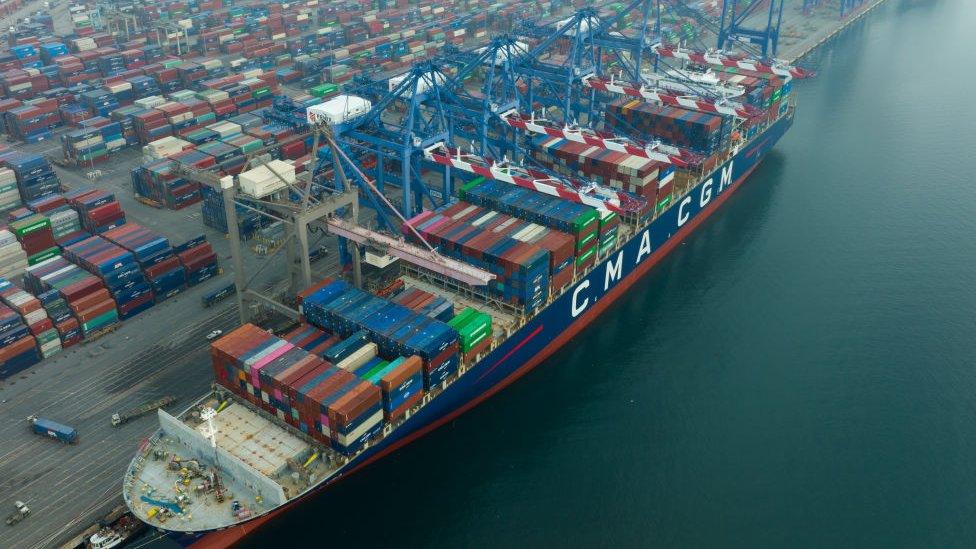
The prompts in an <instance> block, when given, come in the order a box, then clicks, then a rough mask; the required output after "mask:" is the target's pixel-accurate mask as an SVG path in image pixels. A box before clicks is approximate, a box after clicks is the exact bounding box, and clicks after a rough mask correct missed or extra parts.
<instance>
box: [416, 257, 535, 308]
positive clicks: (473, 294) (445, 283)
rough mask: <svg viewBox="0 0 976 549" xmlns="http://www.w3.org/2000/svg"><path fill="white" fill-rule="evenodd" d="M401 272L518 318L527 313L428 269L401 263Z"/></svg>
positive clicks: (486, 293)
mask: <svg viewBox="0 0 976 549" xmlns="http://www.w3.org/2000/svg"><path fill="white" fill-rule="evenodd" d="M401 272H403V273H404V274H407V275H410V276H413V277H415V278H418V279H420V280H422V281H424V282H429V283H431V284H434V285H435V286H440V287H442V288H445V289H447V290H449V291H451V292H453V293H456V294H458V295H461V296H463V297H467V298H469V299H472V300H476V301H480V302H483V303H485V304H488V305H491V306H493V307H495V308H496V309H499V310H501V311H504V312H506V313H509V314H512V315H514V316H516V317H521V316H524V314H525V311H524V309H522V308H521V307H518V306H516V305H513V304H511V303H508V302H506V301H503V300H501V299H498V298H496V297H494V296H492V295H490V294H489V293H488V292H486V291H481V290H478V289H475V288H476V287H475V286H470V285H468V284H462V283H460V282H458V281H457V280H454V279H453V278H450V277H445V276H443V275H440V274H438V273H435V272H433V271H430V270H428V269H423V268H421V267H418V266H416V265H406V264H402V262H401Z"/></svg>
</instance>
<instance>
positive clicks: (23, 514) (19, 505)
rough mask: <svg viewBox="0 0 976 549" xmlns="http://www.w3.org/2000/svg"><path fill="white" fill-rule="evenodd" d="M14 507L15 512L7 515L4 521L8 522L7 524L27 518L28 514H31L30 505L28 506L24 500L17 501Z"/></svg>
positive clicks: (10, 524)
mask: <svg viewBox="0 0 976 549" xmlns="http://www.w3.org/2000/svg"><path fill="white" fill-rule="evenodd" d="M14 509H15V510H14V512H13V513H10V514H9V515H7V520H6V521H4V522H6V523H7V526H13V525H14V524H17V523H18V522H20V521H22V520H24V519H25V518H27V515H29V514H30V507H28V506H27V504H25V503H24V502H23V501H15V502H14Z"/></svg>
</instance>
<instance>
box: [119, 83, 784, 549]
mask: <svg viewBox="0 0 976 549" xmlns="http://www.w3.org/2000/svg"><path fill="white" fill-rule="evenodd" d="M752 66H753V68H755V64H753V65H752ZM790 71H792V68H783V69H781V70H776V71H765V72H763V71H755V70H754V71H751V72H750V71H745V70H743V71H739V72H738V74H733V72H731V71H724V72H723V71H719V72H718V73H717V74H718V77H719V78H724V79H727V80H728V79H732V78H734V83H736V84H737V85H738V84H740V83H742V82H744V81H746V80H749V82H747V83H746V84H747V85H746V86H745V87H746V92H747V93H750V94H751V93H753V92H754V91H755V90H757V89H759V90H760V96H759V101H757V102H758V103H759V104H760V105H762V109H761V112H759V113H757V112H752V113H750V114H749V116H747V117H736V116H725V115H723V114H721V113H718V114H717V113H715V112H714V106H712V107H711V110H712V111H713V112H706V111H708V110H709V109H708V108H704V107H702V108H700V109H699V110H695V109H694V108H682V107H679V106H669V105H666V104H662V103H661V102H654V101H650V100H649V99H648V97H647V96H646V89H645V88H644V87H643V86H630V87H628V86H629V85H627V84H621V83H619V82H616V81H615V80H613V79H609V80H608V79H600V78H596V77H593V76H592V75H590V76H585V77H583V81H582V83H583V84H584V85H586V86H589V87H590V88H593V89H594V90H596V91H597V92H599V93H604V94H608V95H612V94H620V95H621V96H626V97H623V98H622V99H619V98H618V99H617V100H612V101H610V102H608V105H607V107H606V109H607V112H612V113H613V117H614V118H615V119H617V120H621V119H625V120H627V121H628V123H629V124H630V125H631V126H632V127H633V128H636V129H637V130H638V131H639V132H640V133H641V137H643V138H644V139H646V140H647V141H651V140H655V139H659V138H660V139H662V140H666V141H667V142H669V143H676V144H678V145H686V146H688V147H689V148H694V149H697V150H707V151H709V154H708V156H707V157H702V158H699V159H698V160H697V161H694V162H688V163H684V165H678V164H683V163H681V162H674V163H672V164H669V165H665V164H663V163H661V162H654V161H651V160H650V159H649V158H647V154H641V152H640V151H639V150H637V149H636V148H633V147H631V148H628V149H626V150H625V151H623V152H619V153H615V154H616V156H614V155H610V154H609V153H608V152H607V151H608V150H610V152H614V151H613V150H611V149H612V147H613V144H612V143H609V142H603V143H602V145H601V146H595V145H594V143H596V142H599V141H600V139H602V137H601V136H606V135H607V134H605V133H599V134H598V133H595V132H594V133H586V131H584V130H575V131H574V132H567V131H563V132H559V131H553V132H550V131H546V130H545V128H543V129H542V130H541V131H540V130H539V128H540V127H542V126H544V125H545V123H544V122H543V121H540V120H536V119H534V118H532V117H528V118H526V117H520V116H517V115H513V116H509V117H507V118H506V121H507V122H508V123H509V124H510V125H511V126H512V127H515V128H518V129H523V130H524V129H528V130H529V131H533V130H534V131H535V133H538V134H540V135H539V137H538V138H535V139H532V140H531V143H532V152H531V153H530V154H531V155H532V157H533V159H534V161H535V162H536V165H542V166H545V167H546V169H547V170H548V172H547V173H550V174H564V175H566V176H567V177H580V176H581V175H582V176H585V177H587V178H588V179H590V180H593V181H597V182H598V183H600V184H599V185H598V184H596V183H594V185H593V187H592V189H598V192H603V191H605V190H607V189H611V190H610V191H609V192H610V194H614V196H615V197H616V200H618V201H617V202H613V203H615V204H621V203H622V201H626V200H628V199H629V200H633V201H634V202H635V203H639V204H641V206H640V207H639V208H638V209H637V210H636V211H635V210H632V209H627V208H623V207H619V208H618V207H607V206H602V207H601V205H600V204H595V205H594V204H591V203H588V200H586V199H581V197H580V196H579V195H577V194H574V193H573V192H569V191H567V190H565V189H563V190H561V191H560V192H553V190H552V189H551V188H547V187H546V186H545V185H540V184H538V183H539V181H538V180H534V183H535V184H533V181H529V182H526V181H523V180H520V179H519V176H517V175H513V174H515V173H518V172H515V171H512V170H499V169H498V164H497V163H496V164H493V163H491V162H487V161H483V159H480V160H479V158H478V157H473V156H471V155H465V154H463V153H462V152H461V151H459V150H457V149H453V148H450V147H447V146H445V145H444V144H439V145H438V146H436V147H431V148H430V149H429V150H427V155H428V159H429V160H431V161H432V162H436V163H439V164H445V165H450V166H452V167H454V168H456V169H457V171H459V172H464V173H469V174H471V176H472V178H471V179H468V180H466V181H465V182H464V183H463V184H461V185H459V186H458V188H457V190H456V195H457V196H455V197H454V199H453V200H450V201H448V202H447V203H446V204H445V205H443V206H441V207H438V208H435V209H429V210H424V211H423V212H422V213H420V214H418V215H415V216H413V217H410V218H409V219H405V221H404V223H403V226H402V231H403V235H405V236H403V238H405V239H406V240H408V241H409V240H414V241H420V240H423V241H425V242H426V243H427V244H429V245H431V246H432V247H434V248H435V249H436V250H437V251H438V252H439V253H440V254H443V255H444V256H446V257H449V258H451V259H452V260H454V261H458V262H461V263H463V264H467V265H470V266H471V267H473V268H477V269H481V270H484V271H487V272H489V273H491V274H492V275H493V276H492V279H491V280H490V281H489V282H488V283H487V285H485V286H482V287H478V286H471V285H467V284H462V283H452V282H451V281H449V280H447V279H445V278H443V277H438V276H434V275H433V273H431V272H429V271H426V270H424V269H421V268H417V267H415V266H411V265H407V264H402V263H403V262H402V261H401V262H400V263H401V264H400V265H399V266H398V267H397V270H396V276H395V277H394V278H393V279H392V280H393V281H392V283H391V284H389V285H385V286H383V289H382V291H376V292H368V291H365V290H363V289H361V288H357V287H355V286H354V285H352V284H351V283H349V282H346V281H344V280H341V279H325V280H322V281H319V282H318V283H316V284H314V285H313V286H312V287H310V288H308V289H307V290H305V291H303V292H302V293H301V294H300V295H299V296H298V303H299V310H300V313H301V322H300V324H299V325H298V326H297V327H296V328H294V329H293V330H292V331H290V332H288V333H284V334H282V335H280V336H278V335H275V334H273V333H270V332H268V331H265V330H263V329H261V328H259V327H258V326H255V325H251V324H245V325H243V326H241V327H239V328H237V329H236V330H234V331H232V332H230V333H227V334H224V335H223V337H221V338H220V339H218V340H216V341H214V342H213V343H212V345H211V367H212V370H213V375H214V379H215V382H214V384H213V386H212V389H211V391H210V392H209V393H207V394H205V395H203V396H202V397H201V398H200V399H199V400H198V401H196V402H194V403H193V404H192V405H191V406H190V407H189V408H187V409H186V410H185V411H183V412H182V413H179V414H176V415H171V414H169V413H167V412H166V411H165V410H162V409H160V410H159V411H158V416H159V429H158V430H157V431H156V432H155V433H154V434H153V435H152V436H151V437H149V438H148V439H146V440H145V441H144V442H143V443H142V444H141V445H140V447H139V448H138V451H137V453H136V455H135V457H134V458H133V460H132V462H131V464H130V466H129V468H128V470H127V471H126V473H125V478H124V487H123V496H124V499H125V501H126V504H127V505H128V507H129V509H130V510H131V511H132V512H133V514H134V515H135V516H137V517H138V518H140V519H141V520H143V521H144V522H146V523H147V524H149V525H150V526H151V527H154V528H157V529H159V530H161V531H164V532H166V533H167V534H168V535H170V536H171V537H172V538H173V539H175V540H177V541H178V542H179V543H181V544H183V545H185V546H189V545H194V546H199V547H224V546H229V545H232V544H233V543H236V542H238V541H239V540H241V539H242V538H244V537H245V536H247V535H248V534H250V533H252V532H254V531H255V530H256V529H258V528H260V527H261V526H262V525H264V524H267V523H269V522H270V521H273V520H274V519H275V518H276V517H279V516H280V515H281V514H283V513H286V512H288V511H289V510H290V509H294V508H296V507H297V506H299V505H302V504H305V503H306V502H308V501H309V500H311V499H312V498H314V497H319V496H321V495H322V493H323V492H325V491H326V490H327V489H328V488H329V487H330V486H332V485H333V484H334V483H336V482H338V481H339V480H341V479H343V478H345V477H347V476H348V475H350V474H352V473H354V472H356V471H358V470H359V469H361V468H363V467H364V466H366V465H367V464H369V463H371V462H374V461H376V460H378V459H380V458H381V457H383V456H385V455H387V454H389V453H390V452H393V451H395V450H397V449H398V448H400V447H402V446H404V445H405V444H407V443H409V442H411V441H413V440H415V439H417V438H419V437H420V436H422V435H424V434H426V433H428V432H430V431H431V430H433V429H436V428H437V427H438V426H440V425H443V424H444V423H446V422H448V421H450V420H451V419H452V418H455V417H457V416H458V415H459V414H461V413H463V412H465V411H466V410H469V409H470V408H472V407H473V406H475V405H477V404H479V403H480V402H482V401H483V400H485V399H487V398H488V397H490V396H492V395H493V394H495V393H496V392H498V391H500V390H501V389H503V388H504V387H506V386H507V385H508V384H510V383H512V382H514V381H515V380H516V379H518V378H519V377H521V376H523V375H524V374H526V373H527V372H528V371H530V370H531V369H532V368H534V367H535V366H537V365H538V364H539V363H541V362H542V361H544V360H545V359H546V358H547V357H548V356H550V355H551V354H552V353H554V352H555V351H556V350H558V349H559V348H560V347H562V346H563V345H565V344H567V342H569V341H570V340H571V339H572V338H573V337H574V336H575V335H576V334H577V333H579V332H580V331H581V330H583V329H584V328H586V327H587V326H588V325H589V324H590V323H592V322H593V321H594V320H596V319H597V318H598V317H599V316H600V315H601V314H603V313H604V311H606V309H607V308H608V307H609V306H610V305H611V304H612V303H614V302H615V301H616V300H618V299H619V298H620V297H621V296H623V295H625V294H626V292H627V290H628V288H630V286H631V285H633V284H634V283H635V282H636V281H637V280H638V279H640V278H641V277H642V276H643V275H644V274H646V273H647V272H648V271H649V270H650V269H651V268H652V267H653V266H654V265H655V264H656V263H657V262H658V261H660V260H661V259H662V258H663V257H665V256H666V255H667V254H668V253H669V252H670V251H671V250H672V249H673V248H674V247H675V246H676V245H677V244H678V243H679V242H681V241H682V240H684V239H685V238H687V237H688V236H689V235H690V234H691V233H692V231H694V230H695V228H696V227H698V226H699V225H700V224H701V223H702V222H703V221H704V220H705V219H707V218H708V217H709V216H710V215H712V214H713V213H714V212H715V211H716V210H717V209H718V208H719V207H720V206H721V205H722V204H723V203H724V202H725V201H726V200H727V199H728V198H729V196H731V195H732V193H733V192H735V190H736V189H737V188H738V187H739V186H740V185H741V184H742V183H743V182H744V181H745V180H746V179H747V178H748V177H749V175H750V174H751V173H752V172H753V170H755V169H756V167H757V166H758V165H759V164H760V162H761V161H762V160H763V158H764V157H765V156H766V155H767V154H768V153H769V151H770V150H771V149H772V148H773V147H774V146H775V145H776V143H777V142H778V141H779V139H780V138H781V137H783V135H784V134H785V133H786V132H787V131H788V130H789V128H790V127H791V125H792V123H793V116H794V110H795V101H794V94H792V93H790V81H791V73H790ZM747 73H748V74H749V75H748V76H743V75H744V74H747ZM763 94H765V95H763ZM642 95H643V97H641V96H642ZM770 97H773V98H774V99H771V100H770ZM764 98H765V99H764ZM726 105H736V103H726ZM756 110H758V109H756ZM607 118H608V121H609V119H610V115H608V116H607ZM713 122H714V123H715V126H714V127H713V126H710V124H712V123H713ZM730 126H731V127H730ZM564 130H565V127H564ZM581 135H582V136H584V137H585V139H584V138H581ZM616 143H618V144H619V142H616ZM594 150H598V152H596V153H594ZM647 150H650V149H645V151H647ZM656 150H665V151H666V150H671V149H667V148H662V149H656ZM674 150H677V149H674ZM608 158H610V159H612V160H610V161H608V160H607V159H608ZM608 165H611V166H613V170H610V169H608V168H607V166H608ZM601 189H602V190H603V191H599V190H601ZM588 196H591V197H592V196H593V194H590V195H588ZM628 197H629V198H628ZM584 198H585V197H584ZM589 202H592V201H589Z"/></svg>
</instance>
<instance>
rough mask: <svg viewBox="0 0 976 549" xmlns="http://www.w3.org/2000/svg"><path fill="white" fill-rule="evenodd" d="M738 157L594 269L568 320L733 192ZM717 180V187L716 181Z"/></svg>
mask: <svg viewBox="0 0 976 549" xmlns="http://www.w3.org/2000/svg"><path fill="white" fill-rule="evenodd" d="M734 166H735V157H734V156H733V157H732V158H731V159H729V161H728V162H727V163H725V164H724V165H722V166H721V168H720V169H718V170H716V171H715V173H714V174H713V175H712V177H710V178H708V179H706V180H705V181H704V182H702V183H700V184H699V185H698V187H697V188H695V189H693V190H692V192H691V193H689V194H688V195H687V196H685V197H684V198H683V199H682V200H681V201H680V202H678V206H677V207H676V208H671V210H670V211H668V212H667V213H665V214H664V215H662V216H661V217H659V218H658V219H657V220H655V221H654V222H653V223H651V225H650V226H648V227H647V228H645V229H643V230H641V231H640V232H639V233H638V234H637V236H636V237H634V238H632V239H631V240H630V242H628V243H627V245H626V246H624V247H623V248H622V249H621V250H620V251H618V252H617V253H616V255H612V256H610V257H609V258H608V259H607V260H606V262H605V263H604V264H603V266H602V268H600V269H594V270H593V271H592V272H591V273H590V274H589V275H588V276H587V277H586V278H584V279H583V280H581V281H580V282H579V283H578V284H577V285H576V287H575V288H574V289H573V292H572V299H571V300H570V303H569V305H570V310H569V316H570V317H572V318H576V317H578V316H579V315H581V314H583V313H584V312H586V310H587V309H588V308H589V307H590V305H591V304H592V303H594V302H595V301H596V300H597V299H598V298H599V297H600V296H601V295H603V294H605V293H606V292H608V291H609V290H610V289H611V288H613V287H614V286H615V285H616V284H617V283H618V282H620V281H621V280H622V279H623V278H624V277H626V276H627V275H629V274H630V273H631V272H632V271H633V270H634V269H636V268H637V267H639V266H640V264H641V263H642V262H644V261H646V260H647V259H649V258H650V257H651V256H652V255H653V252H654V251H655V250H657V249H658V248H660V247H661V246H662V245H664V243H665V242H667V241H668V239H670V238H671V236H672V235H674V234H675V233H676V232H678V230H679V229H681V228H682V227H683V226H685V225H686V224H687V223H688V221H690V220H692V219H694V218H695V216H697V215H699V214H700V213H701V212H702V210H704V209H705V208H706V207H708V205H709V204H711V203H712V201H713V200H715V199H717V198H718V197H719V196H720V195H722V194H723V193H725V192H726V191H728V190H730V189H731V188H732V187H733V186H734V185H735V183H736V180H735V179H733V178H734V177H735V170H734ZM716 178H717V179H718V185H717V186H716V184H715V181H716Z"/></svg>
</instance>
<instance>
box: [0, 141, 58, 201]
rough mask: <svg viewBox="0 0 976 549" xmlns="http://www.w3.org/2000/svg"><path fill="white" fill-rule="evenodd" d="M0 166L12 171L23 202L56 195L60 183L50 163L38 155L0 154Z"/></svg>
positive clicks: (20, 153)
mask: <svg viewBox="0 0 976 549" xmlns="http://www.w3.org/2000/svg"><path fill="white" fill-rule="evenodd" d="M0 165H3V166H6V167H7V168H10V169H11V170H13V172H14V174H15V175H16V176H17V188H18V189H20V197H21V198H22V199H23V200H24V202H29V201H31V200H35V199H37V198H42V197H45V196H50V195H52V194H56V193H58V192H59V191H60V190H61V182H60V181H59V180H58V175H57V174H56V173H54V169H53V168H52V167H51V164H50V162H48V161H47V159H46V158H44V157H43V156H41V155H39V154H29V153H22V152H16V151H10V152H4V153H3V154H0Z"/></svg>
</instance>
